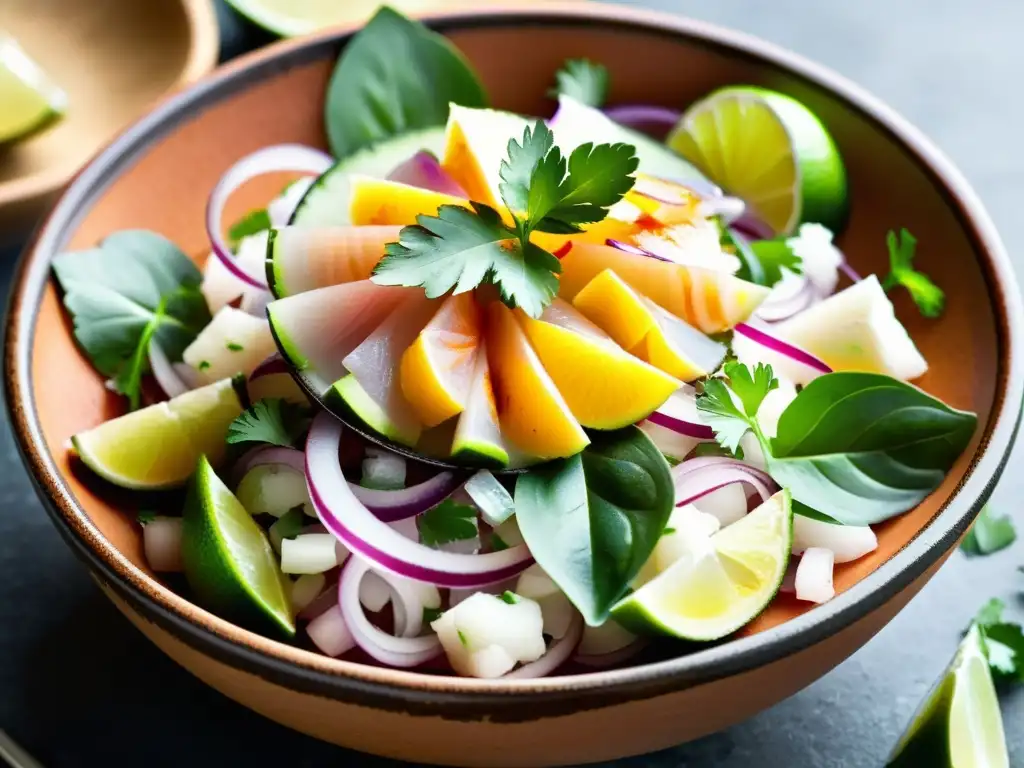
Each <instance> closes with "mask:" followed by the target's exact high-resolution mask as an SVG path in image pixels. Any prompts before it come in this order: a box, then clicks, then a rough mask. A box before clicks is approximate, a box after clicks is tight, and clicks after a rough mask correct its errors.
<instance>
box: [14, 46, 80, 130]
mask: <svg viewBox="0 0 1024 768" xmlns="http://www.w3.org/2000/svg"><path fill="white" fill-rule="evenodd" d="M0 104H2V105H3V108H2V109H0V144H3V143H4V142H8V141H14V139H20V138H23V137H25V136H27V135H29V134H30V133H34V132H35V131H38V130H40V129H42V128H45V127H46V126H47V125H49V124H50V123H51V122H53V121H54V120H56V119H57V118H59V117H61V116H62V115H63V114H64V110H65V109H67V104H68V97H67V96H66V95H65V93H64V91H62V90H61V89H60V88H58V87H57V86H56V85H54V84H53V83H52V82H50V79H49V78H48V77H47V76H46V73H45V72H43V70H42V69H40V68H39V65H38V64H36V63H35V62H34V61H32V59H30V58H29V57H28V54H26V53H25V51H23V50H22V49H21V46H19V45H18V44H17V43H16V42H15V41H14V40H13V39H12V38H10V37H5V36H3V35H0Z"/></svg>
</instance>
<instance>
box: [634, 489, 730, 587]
mask: <svg viewBox="0 0 1024 768" xmlns="http://www.w3.org/2000/svg"><path fill="white" fill-rule="evenodd" d="M745 506H746V499H744V507H745ZM719 528H721V523H720V522H719V521H718V518H717V517H715V516H714V515H709V514H708V513H707V512H701V511H700V510H699V509H697V508H696V507H695V506H694V505H692V504H686V505H684V506H682V507H676V508H675V509H673V510H672V514H671V515H670V516H669V518H668V525H666V526H665V532H664V533H662V534H661V538H659V539H658V543H657V544H655V545H654V563H655V567H656V568H657V571H658V573H661V572H662V571H665V570H667V569H668V567H669V566H670V565H672V564H673V563H675V562H676V561H677V560H679V559H680V558H682V557H685V556H686V555H691V554H693V553H694V551H695V547H696V546H698V545H699V544H700V543H702V542H706V541H707V540H708V539H710V538H711V537H712V536H713V535H714V534H715V533H717V532H718V529H719Z"/></svg>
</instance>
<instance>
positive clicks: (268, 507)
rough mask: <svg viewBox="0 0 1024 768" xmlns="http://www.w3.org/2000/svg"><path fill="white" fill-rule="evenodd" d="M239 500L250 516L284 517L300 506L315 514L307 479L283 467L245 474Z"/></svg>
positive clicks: (270, 466) (263, 467)
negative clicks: (289, 511)
mask: <svg viewBox="0 0 1024 768" xmlns="http://www.w3.org/2000/svg"><path fill="white" fill-rule="evenodd" d="M235 496H236V497H237V498H238V500H239V501H240V502H242V506H243V507H245V509H246V511H247V512H248V513H249V514H250V515H261V514H267V515H273V516H274V517H280V516H281V515H283V514H284V513H285V512H287V511H288V510H290V509H293V508H295V507H297V506H300V505H301V506H302V510H303V512H305V513H306V514H315V513H314V512H313V504H312V502H311V501H310V499H309V490H308V488H307V487H306V476H305V475H304V474H303V473H302V472H299V471H297V470H294V469H292V468H291V467H286V466H283V465H280V464H262V465H260V466H258V467H253V468H252V469H250V470H249V471H248V472H246V473H245V477H243V478H242V481H241V482H240V483H239V484H238V488H237V489H236V490H235Z"/></svg>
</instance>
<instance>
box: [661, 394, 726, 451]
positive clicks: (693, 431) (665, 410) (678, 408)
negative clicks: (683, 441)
mask: <svg viewBox="0 0 1024 768" xmlns="http://www.w3.org/2000/svg"><path fill="white" fill-rule="evenodd" d="M698 414H699V411H698V410H697V393H696V392H695V391H694V390H693V388H692V387H690V386H685V385H684V386H683V388H682V389H680V390H678V391H677V392H673V393H672V395H670V396H669V399H668V400H666V401H665V402H664V403H663V404H662V406H661V407H660V408H659V409H658V410H656V411H655V412H654V413H652V414H651V415H650V416H648V417H647V420H648V421H649V422H651V423H652V424H657V425H658V426H659V427H664V428H665V429H669V430H671V431H673V432H675V433H676V434H679V435H686V436H687V437H692V438H694V439H697V440H714V439H715V431H714V430H713V429H711V427H709V426H708V425H707V424H705V423H703V422H702V421H700V417H699V415H698Z"/></svg>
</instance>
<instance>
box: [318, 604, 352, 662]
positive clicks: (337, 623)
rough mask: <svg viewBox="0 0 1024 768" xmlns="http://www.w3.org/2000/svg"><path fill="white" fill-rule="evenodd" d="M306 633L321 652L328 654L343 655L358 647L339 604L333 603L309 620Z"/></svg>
mask: <svg viewBox="0 0 1024 768" xmlns="http://www.w3.org/2000/svg"><path fill="white" fill-rule="evenodd" d="M306 634H308V635H309V639H310V640H312V641H313V644H314V645H315V646H316V647H317V648H319V649H320V651H321V653H324V654H325V655H327V656H341V654H343V653H346V652H347V651H350V650H352V649H353V648H355V647H356V641H355V640H354V639H353V637H352V633H351V632H349V630H348V627H347V626H346V625H345V619H344V617H343V616H342V615H341V608H339V607H338V606H337V605H332V606H331V607H330V608H328V609H327V610H326V611H324V612H323V613H321V614H320V615H319V616H317V617H316V618H315V619H313V620H312V621H311V622H309V625H308V626H307V627H306Z"/></svg>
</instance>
